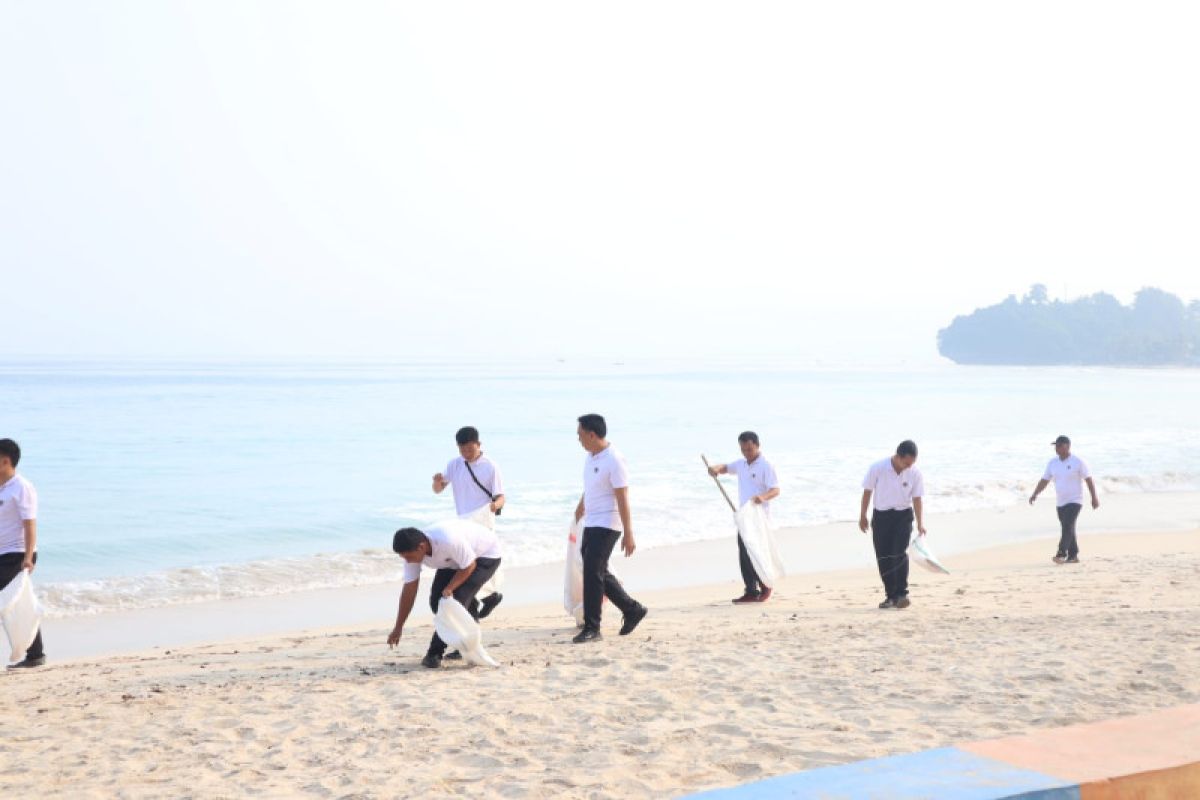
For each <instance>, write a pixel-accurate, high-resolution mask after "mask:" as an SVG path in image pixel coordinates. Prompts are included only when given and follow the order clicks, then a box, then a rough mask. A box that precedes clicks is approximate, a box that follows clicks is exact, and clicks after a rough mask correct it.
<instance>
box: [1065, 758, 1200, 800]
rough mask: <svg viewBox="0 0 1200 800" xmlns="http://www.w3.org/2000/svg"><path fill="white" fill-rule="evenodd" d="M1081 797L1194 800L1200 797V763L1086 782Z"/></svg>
mask: <svg viewBox="0 0 1200 800" xmlns="http://www.w3.org/2000/svg"><path fill="white" fill-rule="evenodd" d="M1079 797H1080V800H1195V798H1197V797H1200V761H1196V762H1193V763H1191V764H1184V765H1183V766H1180V767H1173V768H1170V769H1160V770H1155V771H1153V772H1142V773H1140V774H1137V775H1124V776H1121V777H1119V778H1110V779H1108V780H1103V781H1094V782H1092V783H1084V784H1081V785H1080V786H1079Z"/></svg>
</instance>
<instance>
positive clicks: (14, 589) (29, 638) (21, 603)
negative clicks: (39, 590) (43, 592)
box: [0, 570, 45, 662]
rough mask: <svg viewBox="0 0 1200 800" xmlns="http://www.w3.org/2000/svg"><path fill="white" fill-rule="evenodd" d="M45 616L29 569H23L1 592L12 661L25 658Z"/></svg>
mask: <svg viewBox="0 0 1200 800" xmlns="http://www.w3.org/2000/svg"><path fill="white" fill-rule="evenodd" d="M43 616H45V612H44V611H43V610H42V604H41V603H39V602H38V599H37V596H36V595H34V593H33V580H32V579H31V578H30V577H29V572H28V570H21V574H19V575H17V577H15V578H13V579H12V580H11V581H9V583H8V586H5V587H4V588H3V589H0V621H2V622H3V623H4V632H5V633H7V634H8V644H9V646H10V647H11V648H12V655H11V656H9V661H11V662H17V661H20V660H21V659H23V658H25V651H26V650H28V649H29V645H31V644H33V640H34V639H35V638H37V632H38V628H39V627H40V626H41V624H42V617H43Z"/></svg>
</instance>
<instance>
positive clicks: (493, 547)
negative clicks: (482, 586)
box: [404, 465, 500, 583]
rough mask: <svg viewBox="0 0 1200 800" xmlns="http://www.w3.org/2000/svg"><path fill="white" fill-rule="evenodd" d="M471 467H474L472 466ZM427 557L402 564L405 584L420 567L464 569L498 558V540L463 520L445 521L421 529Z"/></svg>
mask: <svg viewBox="0 0 1200 800" xmlns="http://www.w3.org/2000/svg"><path fill="white" fill-rule="evenodd" d="M472 466H474V465H472ZM421 533H423V534H425V538H426V539H428V540H429V544H430V545H431V547H430V553H429V555H428V556H426V557H425V558H423V559H422V560H421V563H420V564H410V563H408V562H407V561H406V562H405V563H404V582H405V583H412V582H413V581H415V580H419V579H420V577H421V565H422V564H423V565H425V566H427V567H429V568H430V569H454V570H459V569H466V567H467V566H468V565H469V564H470V563H471V562H473V561H474V560H475V559H477V558H499V557H500V540H499V539H497V538H496V534H495V533H494V532H493V531H490V530H488V529H487V528H485V527H484V526H482V525H480V524H479V523H477V522H471V521H470V520H466V519H448V520H446V521H445V522H439V523H437V524H435V525H430V526H429V527H428V528H424V529H422V531H421Z"/></svg>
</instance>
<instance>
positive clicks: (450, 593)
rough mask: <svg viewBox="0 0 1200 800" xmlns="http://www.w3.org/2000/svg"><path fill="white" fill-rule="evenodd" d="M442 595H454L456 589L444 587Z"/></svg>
mask: <svg viewBox="0 0 1200 800" xmlns="http://www.w3.org/2000/svg"><path fill="white" fill-rule="evenodd" d="M442 597H454V590H453V589H451V588H450V587H449V586H447V587H446V588H445V589H442Z"/></svg>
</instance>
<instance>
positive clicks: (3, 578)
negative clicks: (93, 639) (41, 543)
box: [0, 553, 46, 658]
mask: <svg viewBox="0 0 1200 800" xmlns="http://www.w3.org/2000/svg"><path fill="white" fill-rule="evenodd" d="M24 563H25V554H24V553H5V554H4V555H2V556H0V589H3V588H4V587H5V586H8V585H9V584H10V583H12V579H13V578H15V577H17V576H18V575H20V574H21V565H22V564H24ZM33 563H35V564H36V563H37V553H34V554H33ZM44 655H46V651H45V650H44V649H42V629H41V628H38V632H37V637H36V638H35V639H34V640H33V644H31V645H29V650H28V651H26V653H25V657H26V658H41V657H42V656H44Z"/></svg>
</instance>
